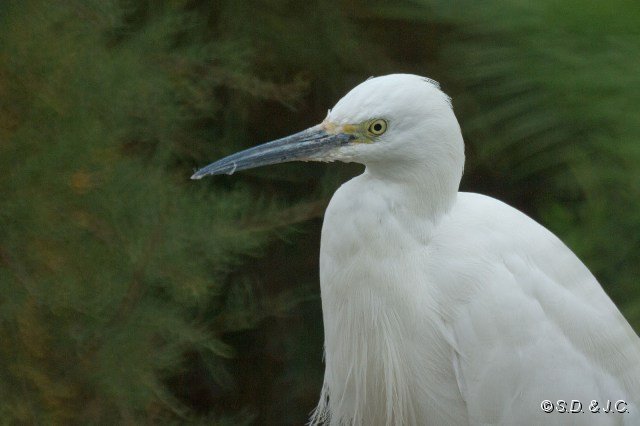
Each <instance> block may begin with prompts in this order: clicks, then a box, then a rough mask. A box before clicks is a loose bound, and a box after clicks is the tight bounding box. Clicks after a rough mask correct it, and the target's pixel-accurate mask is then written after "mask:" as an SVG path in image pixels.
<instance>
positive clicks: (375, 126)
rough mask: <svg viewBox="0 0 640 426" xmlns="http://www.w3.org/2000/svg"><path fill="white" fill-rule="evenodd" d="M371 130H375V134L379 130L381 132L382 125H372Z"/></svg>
mask: <svg viewBox="0 0 640 426" xmlns="http://www.w3.org/2000/svg"><path fill="white" fill-rule="evenodd" d="M373 130H375V131H376V132H379V131H380V130H382V124H380V123H376V124H374V125H373Z"/></svg>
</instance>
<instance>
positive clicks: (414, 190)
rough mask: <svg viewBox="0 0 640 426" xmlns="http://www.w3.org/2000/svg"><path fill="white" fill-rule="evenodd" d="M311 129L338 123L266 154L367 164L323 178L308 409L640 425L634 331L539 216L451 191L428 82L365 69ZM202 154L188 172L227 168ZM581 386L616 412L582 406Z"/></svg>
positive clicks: (451, 122)
mask: <svg viewBox="0 0 640 426" xmlns="http://www.w3.org/2000/svg"><path fill="white" fill-rule="evenodd" d="M375 120H378V121H379V120H383V121H384V123H383V124H385V126H384V130H382V133H381V134H378V131H377V130H376V129H374V128H373V127H367V126H371V123H373V121H375ZM381 128H382V127H381ZM318 129H321V130H323V131H325V132H326V133H325V136H324V138H325V139H326V137H327V136H326V135H327V134H330V135H342V136H341V137H343V139H341V140H340V143H339V144H337V145H335V146H331V147H330V148H327V147H325V148H323V149H322V150H319V151H317V152H311V151H309V150H308V149H307V151H305V153H304V155H302V156H300V155H298V156H290V157H286V158H280V161H290V160H296V159H302V160H319V161H333V160H340V161H353V162H359V163H362V164H364V165H365V166H366V170H365V172H364V173H363V174H362V175H360V176H358V177H356V178H354V179H352V180H350V181H349V182H347V183H345V184H344V185H342V187H341V188H340V189H339V190H338V191H337V192H336V193H335V195H334V196H333V198H332V200H331V203H330V204H329V207H328V209H327V212H326V215H325V220H324V225H323V229H322V243H321V254H320V285H321V292H322V309H323V319H324V330H325V362H326V372H325V379H324V385H323V389H322V395H321V398H320V403H319V405H318V408H317V409H316V411H315V413H314V415H313V417H312V423H321V422H325V423H327V424H331V425H342V424H345V425H346V424H348V425H488V424H507V425H533V424H545V425H552V424H563V425H564V424H588V425H619V424H623V425H640V339H638V336H637V335H636V334H635V332H634V331H633V330H632V328H631V327H630V326H629V324H628V323H627V321H626V320H625V319H624V318H623V317H622V315H621V314H620V312H619V311H618V309H617V308H616V306H615V305H614V304H613V303H612V302H611V300H610V299H609V297H608V296H607V295H606V294H605V293H604V291H603V290H602V288H601V286H600V285H599V284H598V282H597V281H596V279H595V278H594V277H593V275H592V274H591V273H590V272H589V270H588V269H587V268H586V267H585V266H584V265H583V264H582V263H581V262H580V260H579V259H578V258H577V257H576V256H575V255H574V254H573V253H572V252H571V251H570V250H569V249H568V248H567V247H566V246H565V245H564V244H563V243H562V242H561V241H560V240H559V239H558V238H556V237H555V236H554V235H553V234H552V233H551V232H549V231H548V230H546V229H545V228H544V227H542V226H541V225H539V224H537V223H536V222H535V221H533V220H532V219H530V218H529V217H527V216H526V215H524V214H522V213H521V212H519V211H517V210H515V209H513V208H511V207H509V206H507V205H505V204H503V203H501V202H500V201H497V200H495V199H492V198H489V197H486V196H482V195H478V194H471V193H463V192H458V186H459V183H460V179H461V176H462V171H463V165H464V146H463V140H462V136H461V133H460V128H459V125H458V122H457V120H456V118H455V116H454V113H453V110H452V108H451V104H450V101H449V99H448V98H447V96H446V95H444V94H443V93H442V92H441V91H440V90H439V88H438V86H437V84H435V83H434V82H433V81H431V80H428V79H425V78H422V77H418V76H413V75H405V74H398V75H389V76H384V77H379V78H373V79H370V80H367V81H365V82H364V83H362V84H360V85H359V86H357V87H356V88H354V89H353V90H352V91H351V92H349V93H348V94H347V95H346V96H345V97H344V98H343V99H341V100H340V101H339V102H338V104H337V105H336V106H335V107H334V108H333V109H332V110H331V111H330V112H329V115H328V116H327V118H326V119H325V121H324V122H323V124H321V125H319V126H316V127H314V128H312V129H311V130H313V131H314V132H317V131H318ZM307 132H309V131H307ZM303 133H304V132H303ZM306 134H308V133H306ZM299 135H300V134H299ZM344 135H350V138H349V139H348V140H346V139H344V137H346V136H344ZM336 137H337V136H336ZM325 139H322V141H324V140H325ZM287 140H288V139H287ZM298 140H302V142H303V143H308V142H309V140H310V139H309V138H308V137H307V138H306V139H305V138H304V137H302V136H300V137H298ZM281 141H284V140H281ZM283 143H284V142H279V141H276V142H272V143H271V144H274V145H265V147H269V148H263V150H262V151H261V155H263V156H264V155H265V154H264V153H265V152H267V153H268V154H269V155H272V154H273V151H274V150H277V149H280V148H278V147H280V146H282V144H283ZM287 143H289V142H287ZM287 146H289V145H287ZM254 150H255V149H254ZM250 151H251V150H249V151H247V154H244V157H247V156H251V155H253V157H252V158H253V159H254V160H255V158H256V155H254V154H252V153H251V152H250ZM289 151H290V149H289ZM278 152H279V151H278ZM241 154H242V153H241ZM273 155H275V154H273ZM232 157H233V156H232ZM230 158H231V157H230ZM242 159H243V156H242V155H241V156H239V157H238V154H236V157H234V158H231V160H230V161H231V163H233V166H234V169H235V167H236V166H237V165H238V164H240V166H243V164H242V163H241V161H242ZM222 161H224V160H222ZM275 162H279V161H277V160H273V159H269V160H268V161H262V162H254V163H251V164H248V165H246V167H244V166H243V168H247V167H253V166H255V165H261V164H267V163H269V164H270V163H275ZM216 164H217V165H218V169H215V167H214V169H211V168H210V167H211V166H209V168H206V169H203V171H204V172H202V173H200V172H199V173H200V174H196V175H194V177H196V178H198V177H201V176H202V175H204V174H215V173H219V172H220V170H222V171H224V170H228V168H227V169H224V168H221V167H222V166H220V164H222V163H221V162H218V163H214V165H216ZM223 166H224V167H230V166H229V161H227V163H226V164H223ZM543 400H550V401H553V402H554V403H555V402H556V401H557V400H566V401H571V400H579V401H581V403H582V404H583V411H584V413H575V414H570V413H564V414H562V413H557V412H554V413H552V414H547V413H545V412H543V411H542V409H541V406H540V404H541V402H542V401H543ZM592 400H597V401H598V402H600V403H601V404H604V403H606V401H607V400H611V401H612V402H616V401H619V400H623V401H625V403H626V407H627V410H626V411H627V412H626V413H609V414H605V413H602V412H601V413H596V414H594V413H591V412H590V411H589V408H588V405H589V403H590V402H591V401H592Z"/></svg>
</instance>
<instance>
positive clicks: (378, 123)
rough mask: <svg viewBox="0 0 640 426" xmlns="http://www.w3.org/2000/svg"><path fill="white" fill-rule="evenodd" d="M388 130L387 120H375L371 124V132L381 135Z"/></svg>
mask: <svg viewBox="0 0 640 426" xmlns="http://www.w3.org/2000/svg"><path fill="white" fill-rule="evenodd" d="M386 131H387V122H386V121H384V120H383V119H378V120H374V121H372V122H371V124H369V133H371V134H373V135H376V136H380V135H381V134H383V133H384V132H386Z"/></svg>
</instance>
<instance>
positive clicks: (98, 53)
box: [0, 2, 294, 424]
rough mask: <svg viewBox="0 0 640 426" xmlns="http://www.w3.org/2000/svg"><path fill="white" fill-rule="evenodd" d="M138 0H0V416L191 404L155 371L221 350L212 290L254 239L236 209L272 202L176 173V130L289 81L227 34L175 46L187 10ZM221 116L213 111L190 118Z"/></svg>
mask: <svg viewBox="0 0 640 426" xmlns="http://www.w3.org/2000/svg"><path fill="white" fill-rule="evenodd" d="M148 12H149V13H150V14H151V11H148ZM133 13H135V10H132V9H127V8H121V7H120V6H119V3H117V2H113V3H105V2H94V3H87V2H78V3H69V4H67V5H62V4H61V3H57V4H55V5H54V4H51V5H47V4H46V3H45V4H43V3H29V4H23V3H14V4H11V5H9V9H8V11H5V16H4V22H3V23H4V25H3V33H4V37H2V50H1V51H0V52H1V58H2V60H1V61H0V63H1V64H3V65H2V68H1V73H2V76H3V78H2V81H3V87H2V110H1V115H0V117H1V119H2V141H3V142H2V144H1V145H0V168H1V169H2V170H3V174H2V178H1V179H0V193H1V194H2V200H3V202H2V209H1V211H0V256H1V257H0V259H1V264H0V265H1V268H0V289H1V294H2V296H1V298H0V318H1V319H2V322H1V324H2V325H1V326H0V342H1V343H0V354H1V355H0V356H1V357H2V359H3V361H4V362H3V363H2V367H1V368H0V377H1V380H0V383H1V386H0V395H1V397H0V399H1V401H2V402H1V405H2V410H1V411H2V412H3V414H5V416H4V418H5V419H13V420H14V421H18V422H21V423H31V424H48V423H67V422H76V421H79V420H82V419H84V420H85V421H87V420H89V421H91V422H99V423H111V422H112V421H114V420H117V419H121V420H123V421H135V419H140V418H147V419H149V420H152V421H157V420H159V419H163V418H171V417H174V416H178V417H180V418H186V417H187V416H188V415H189V412H188V411H187V410H186V407H185V406H184V404H182V403H181V402H179V401H178V399H176V397H175V396H174V395H172V394H171V392H169V391H168V390H167V387H166V385H165V383H164V381H165V380H166V379H167V378H168V377H170V376H171V375H174V374H176V373H177V372H178V371H179V369H180V368H181V366H182V365H183V357H184V355H185V353H189V352H194V353H198V354H200V356H201V357H204V358H210V357H218V358H220V357H229V356H231V355H232V353H233V351H232V349H231V347H229V346H228V345H227V344H225V343H223V342H222V340H221V339H220V336H221V334H222V333H223V332H225V331H227V330H226V329H225V326H226V322H225V321H227V320H226V318H233V317H237V316H238V315H239V314H240V312H239V311H238V308H239V307H238V306H237V304H236V305H233V306H231V308H232V309H231V310H229V309H228V307H227V306H226V305H225V304H220V303H219V304H218V305H217V308H216V309H215V310H214V311H213V312H211V307H210V305H211V303H212V302H213V301H214V300H215V298H216V297H217V296H219V294H220V293H221V292H222V290H223V286H222V284H223V279H224V277H225V276H226V275H227V273H228V272H229V270H231V268H232V267H234V266H235V265H237V262H238V255H240V254H247V253H252V252H255V250H256V248H257V247H259V246H260V245H261V244H262V243H263V242H264V239H265V235H264V232H256V231H251V230H247V229H246V228H245V227H243V226H242V220H245V219H246V218H245V216H246V214H245V212H252V211H254V212H256V211H257V212H261V213H262V215H263V216H264V215H268V211H269V209H268V208H266V207H265V206H262V208H261V206H260V204H258V205H256V204H255V203H254V202H253V201H252V199H251V195H250V194H249V193H248V192H247V191H246V190H240V189H236V190H234V191H232V192H229V191H221V190H218V191H206V190H205V189H204V188H202V187H200V188H197V187H195V186H193V185H191V186H187V183H188V182H187V180H186V178H187V176H188V171H189V170H188V168H186V167H185V164H184V158H185V157H187V158H188V157H189V156H191V155H192V153H191V151H193V150H192V148H190V143H188V142H187V139H188V136H187V135H189V134H191V132H192V126H194V124H195V123H196V122H197V121H198V119H199V118H200V117H205V116H207V115H209V114H211V115H212V116H215V114H216V111H221V110H222V109H223V108H224V107H223V106H222V105H223V101H222V100H221V99H220V98H222V96H223V94H224V93H225V92H228V91H232V90H240V91H242V90H248V89H246V88H247V87H254V86H255V87H257V88H256V90H260V91H261V92H262V90H261V89H260V87H262V86H265V87H268V88H271V89H272V91H274V92H275V91H277V92H278V95H279V96H281V97H283V96H286V97H289V98H291V97H292V96H294V95H293V94H289V93H288V89H287V88H286V87H279V86H276V85H274V84H269V83H266V82H263V81H261V80H259V79H257V78H256V77H246V76H245V75H244V74H243V72H244V71H243V70H242V66H238V65H239V64H241V63H242V61H243V58H242V53H241V52H240V53H236V52H235V49H234V48H233V46H232V43H227V44H225V43H217V44H213V43H207V42H202V43H196V42H194V43H191V44H188V45H186V46H185V47H182V46H179V44H180V39H181V35H182V34H181V33H182V32H183V31H186V30H191V29H192V26H194V25H198V22H196V21H194V20H193V19H192V18H193V15H191V14H189V13H187V12H183V11H182V10H180V9H174V10H172V9H165V10H159V11H153V15H150V16H148V17H147V18H145V20H144V22H136V23H135V25H134V24H133V23H130V22H131V21H132V19H133V18H132V17H131V16H132V14H133ZM136 26H137V27H138V28H135V27H136ZM218 62H219V64H217V65H212V64H216V63H218ZM244 67H245V68H246V67H247V65H245V66H244ZM205 69H206V70H207V71H206V73H207V78H206V79H205V81H202V80H201V79H200V78H199V74H200V73H202V74H204V73H205V71H204V70H205ZM216 91H218V92H219V93H220V95H219V96H218V97H217V98H216V97H213V96H211V97H208V96H205V95H204V94H203V92H208V93H210V94H211V93H214V92H216ZM236 112H238V111H236ZM224 124H225V118H224V117H221V119H219V120H216V122H215V123H214V124H211V125H201V126H200V131H201V132H207V131H208V132H211V131H212V129H215V128H218V129H220V128H224ZM223 132H224V130H222V131H221V133H223ZM176 165H180V168H177V167H176ZM185 169H186V170H185ZM212 298H213V299H212ZM211 314H213V316H212V315H211ZM249 314H251V313H247V315H249Z"/></svg>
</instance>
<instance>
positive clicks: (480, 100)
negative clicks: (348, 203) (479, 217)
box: [0, 0, 640, 424]
mask: <svg viewBox="0 0 640 426" xmlns="http://www.w3.org/2000/svg"><path fill="white" fill-rule="evenodd" d="M480 4H481V6H480ZM638 22H640V6H638V3H637V1H635V0H629V1H623V0H613V1H609V2H601V1H589V0H587V1H584V0H581V1H578V0H565V1H563V2H557V1H552V0H540V1H537V2H531V1H518V0H513V1H507V0H489V1H484V2H474V1H471V0H468V1H467V0H461V1H453V2H449V1H437V0H423V1H385V2H379V3H378V2H364V1H347V0H345V1H332V0H323V1H321V0H316V1H313V0H312V1H304V2H303V1H286V0H262V1H258V0H255V1H237V0H220V1H203V0H192V1H137V2H135V1H116V0H100V1H98V0H85V1H79V0H72V1H66V2H50V1H3V2H1V3H0V419H2V422H3V423H4V422H6V423H7V424H116V423H118V424H159V423H160V424H165V423H167V424H183V423H194V424H197V423H204V424H211V423H214V424H218V423H219V424H240V423H251V424H302V423H304V422H305V420H306V418H307V415H308V413H309V412H310V411H311V410H312V409H313V407H314V406H315V403H316V399H317V397H318V395H319V391H320V386H321V382H322V372H323V371H322V368H323V367H322V321H321V312H320V300H319V288H318V274H317V269H318V265H317V259H318V250H319V231H320V226H321V223H322V213H323V210H324V207H325V205H326V203H327V201H328V199H329V197H330V196H331V194H332V192H333V191H334V190H335V188H337V186H338V185H339V184H340V183H341V182H343V181H344V180H345V179H347V178H349V177H350V176H353V175H354V174H357V173H358V172H359V171H360V170H361V167H359V166H354V165H342V164H331V165H323V164H307V163H301V164H287V165H280V166H274V167H271V168H265V169H257V170H251V171H247V172H242V173H238V174H237V175H234V176H232V177H227V176H222V177H216V178H209V179H206V180H203V181H199V182H193V181H190V180H189V179H188V178H189V176H190V174H191V172H192V171H193V169H194V168H196V167H198V166H202V165H205V164H207V163H208V162H210V161H212V160H215V159H217V158H219V157H221V156H223V155H226V154H230V153H232V152H234V151H236V150H239V149H241V148H244V147H248V146H251V145H254V144H257V143H259V142H264V141H267V140H270V139H273V138H277V137H280V136H283V135H286V134H289V133H292V132H295V131H298V130H301V129H303V128H306V127H308V126H310V125H313V124H315V123H317V122H319V121H321V120H322V119H323V118H324V116H325V114H326V110H327V109H328V108H330V107H331V106H332V105H333V104H334V103H335V102H336V101H337V100H338V99H339V98H340V97H341V96H342V95H343V94H344V93H346V91H348V90H349V89H350V88H351V87H353V86H354V85H356V84H357V83H359V82H361V81H362V80H364V79H366V78H367V77H369V76H372V75H382V74H386V73H392V72H412V73H417V74H421V75H426V76H429V77H432V78H434V79H436V80H439V81H440V82H441V84H442V87H443V89H444V90H445V91H446V92H447V93H448V94H449V95H451V96H452V98H453V103H454V107H455V111H456V113H457V115H458V118H459V120H460V122H461V125H462V128H463V133H464V136H465V140H466V142H467V165H466V171H465V177H464V178H463V183H462V187H463V189H464V190H469V191H477V192H482V193H485V194H489V195H492V196H494V197H496V198H499V199H501V200H504V201H506V202H508V203H510V204H512V205H514V206H516V207H518V208H519V209H521V210H523V211H524V212H526V213H527V214H529V215H531V216H532V217H534V218H535V219H537V220H539V221H540V222H542V223H543V224H544V225H545V226H547V227H548V228H550V229H551V230H552V231H554V232H555V233H556V234H558V235H559V236H560V237H561V238H562V239H563V240H564V241H565V242H566V243H567V244H568V245H569V246H570V247H571V248H572V249H573V250H574V251H575V252H576V253H577V254H578V255H579V256H580V257H581V258H582V259H583V260H584V262H585V263H586V264H587V266H588V267H589V268H590V269H591V270H592V271H593V272H594V274H595V275H596V276H597V277H598V279H599V280H600V282H601V283H602V284H603V286H604V287H605V289H606V291H607V292H608V293H609V294H610V295H611V297H612V298H613V299H614V300H615V302H616V303H617V304H618V305H619V306H620V307H621V309H622V310H623V312H624V314H625V315H626V317H627V318H628V319H629V320H630V322H631V323H632V324H633V325H634V326H635V328H636V330H637V329H638V328H640V289H639V286H638V276H639V275H640V263H639V262H638V255H637V253H638V249H639V248H640V209H639V208H638V207H639V204H638V203H639V202H638V196H639V195H640V143H639V142H640V72H639V70H640V33H639V30H638ZM514 309H517V307H514Z"/></svg>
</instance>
